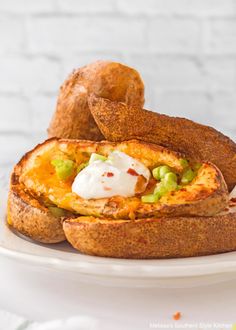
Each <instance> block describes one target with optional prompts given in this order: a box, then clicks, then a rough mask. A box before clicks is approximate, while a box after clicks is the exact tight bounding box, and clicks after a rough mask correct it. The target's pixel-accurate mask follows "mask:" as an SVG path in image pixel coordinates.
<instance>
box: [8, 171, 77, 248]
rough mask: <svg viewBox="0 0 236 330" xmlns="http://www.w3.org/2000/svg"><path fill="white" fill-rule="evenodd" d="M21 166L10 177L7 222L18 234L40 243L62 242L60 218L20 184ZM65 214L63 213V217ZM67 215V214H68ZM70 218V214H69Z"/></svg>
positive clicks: (63, 237) (62, 234) (62, 232)
mask: <svg viewBox="0 0 236 330" xmlns="http://www.w3.org/2000/svg"><path fill="white" fill-rule="evenodd" d="M20 172H21V165H17V166H16V167H15V169H14V172H13V173H12V175H11V183H10V190H9V194H8V210H7V222H8V224H9V225H10V226H11V227H13V228H14V229H15V230H17V231H18V232H19V233H21V234H23V235H25V236H28V237H30V238H32V239H34V240H36V241H38V242H42V243H58V242H62V241H64V240H65V239H66V238H65V234H64V231H63V228H62V217H61V216H60V214H56V213H57V211H56V212H54V210H57V209H55V207H54V206H52V208H50V206H49V205H46V204H45V203H44V202H42V201H40V199H36V198H34V197H33V196H32V195H31V194H30V193H29V192H28V191H25V187H24V186H23V185H22V184H20V182H19V176H20ZM65 214H66V213H63V216H65ZM68 215H69V212H68ZM70 216H72V214H70Z"/></svg>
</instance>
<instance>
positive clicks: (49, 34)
mask: <svg viewBox="0 0 236 330" xmlns="http://www.w3.org/2000/svg"><path fill="white" fill-rule="evenodd" d="M235 18H236V1H235V0H178V1H176V0H146V1H143V0H99V1H98V0H40V1H34V0H7V1H0V41H1V43H0V112H1V120H0V155H1V156H0V163H4V164H7V163H11V162H14V161H16V160H17V158H18V157H19V156H20V155H21V153H23V152H25V151H26V150H27V149H28V148H30V147H31V146H33V144H34V143H37V142H38V141H40V140H42V139H44V138H45V137H46V128H47V126H48V123H49V120H50V118H51V115H52V113H53V111H54V109H55V103H56V97H57V93H58V90H59V86H60V85H61V84H62V82H63V80H64V79H65V78H66V76H67V75H68V74H69V73H70V72H71V71H72V70H73V69H74V68H77V67H79V66H82V65H85V64H87V63H89V62H92V61H95V60H97V59H111V60H115V61H120V62H124V63H125V64H127V65H130V66H133V67H135V68H137V70H139V71H140V73H141V75H142V77H143V79H144V82H145V86H146V107H147V108H149V109H152V110H154V111H158V112H163V113H166V114H170V115H176V116H182V117H183V116H184V117H187V118H190V119H193V120H196V121H198V122H201V123H207V124H209V125H212V126H215V127H216V128H218V129H219V130H222V131H223V132H224V133H226V134H228V135H230V136H231V137H233V138H234V139H235V138H236V97H235V95H236V19H235ZM16 149H17V150H16Z"/></svg>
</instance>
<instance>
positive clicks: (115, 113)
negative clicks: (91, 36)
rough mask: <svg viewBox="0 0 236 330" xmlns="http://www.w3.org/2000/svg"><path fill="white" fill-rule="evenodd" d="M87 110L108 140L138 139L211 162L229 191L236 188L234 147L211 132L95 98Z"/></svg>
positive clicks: (174, 119)
mask: <svg viewBox="0 0 236 330" xmlns="http://www.w3.org/2000/svg"><path fill="white" fill-rule="evenodd" d="M89 107H90V111H91V113H92V115H93V117H94V119H95V121H96V123H97V125H98V127H99V128H100V130H101V132H102V134H103V135H104V136H105V138H106V139H107V140H109V141H115V142H117V141H119V142H120V141H124V140H129V139H140V140H142V141H145V142H150V143H156V144H159V145H162V146H164V147H167V148H170V149H171V150H175V151H178V152H181V153H184V154H185V155H186V157H189V158H191V159H193V160H195V161H199V162H205V161H210V162H212V163H213V164H215V165H216V166H217V167H218V168H219V169H220V170H221V172H222V174H223V176H224V179H225V181H226V183H227V185H228V188H229V190H230V191H231V190H232V189H233V188H234V186H235V185H236V144H235V143H234V142H233V141H232V140H230V139H229V138H228V137H226V136H225V135H223V134H222V133H220V132H218V131H217V130H215V129H214V128H212V127H209V126H205V125H200V124H198V123H195V122H193V121H191V120H188V119H185V118H176V117H170V116H166V115H162V114H159V113H154V112H151V111H148V110H144V109H142V108H140V107H133V106H129V105H126V104H125V103H121V102H115V101H111V100H108V99H105V98H101V97H96V96H94V95H93V96H90V98H89Z"/></svg>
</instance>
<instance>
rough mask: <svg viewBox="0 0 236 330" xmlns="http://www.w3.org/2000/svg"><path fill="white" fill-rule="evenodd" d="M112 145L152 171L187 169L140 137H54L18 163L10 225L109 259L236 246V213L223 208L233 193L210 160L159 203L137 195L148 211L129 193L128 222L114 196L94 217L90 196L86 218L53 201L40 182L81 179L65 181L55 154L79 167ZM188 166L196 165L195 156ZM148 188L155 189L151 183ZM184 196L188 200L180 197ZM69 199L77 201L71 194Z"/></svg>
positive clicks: (178, 159)
mask: <svg viewBox="0 0 236 330" xmlns="http://www.w3.org/2000/svg"><path fill="white" fill-rule="evenodd" d="M112 149H118V150H120V151H122V152H125V153H127V154H129V155H130V156H132V157H135V158H137V159H139V160H140V161H142V162H143V163H145V165H146V166H148V168H150V169H151V170H152V169H153V168H155V166H157V165H160V164H165V165H167V166H169V167H170V168H171V169H172V171H174V172H175V173H176V175H177V176H178V177H179V178H181V175H182V173H183V171H184V170H185V167H186V162H183V160H184V158H183V155H181V154H180V153H178V152H172V151H170V150H168V149H166V148H164V147H160V146H157V145H154V144H150V143H143V142H140V141H137V140H131V141H125V142H121V143H111V142H108V141H102V142H91V141H79V140H66V139H56V138H53V139H49V140H47V141H45V142H44V143H42V144H40V145H38V146H36V148H34V149H33V150H32V151H30V152H28V153H27V154H26V155H25V156H24V157H23V158H22V159H21V160H20V162H19V163H18V164H17V165H16V166H15V168H14V171H13V173H12V177H11V186H10V192H9V199H8V223H9V225H10V226H12V227H13V228H14V229H16V230H17V231H18V232H20V233H22V234H24V235H26V236H28V237H30V238H32V239H34V240H37V241H40V242H45V243H56V242H60V241H63V240H64V239H65V238H66V239H67V240H68V241H69V242H70V243H71V244H72V246H73V247H74V248H76V249H78V250H79V251H80V252H83V253H87V254H91V255H98V256H107V257H119V258H171V257H186V256H195V255H204V254H211V253H218V252H224V251H231V250H234V249H235V248H236V240H235V237H236V236H235V233H236V217H235V213H225V214H222V213H219V211H220V210H223V209H225V208H227V207H228V193H227V189H226V184H225V182H224V179H223V177H222V175H221V172H220V171H219V170H218V169H217V168H216V167H215V166H214V165H212V164H210V163H203V164H201V165H199V164H198V170H197V173H196V176H195V178H194V179H193V180H192V181H191V182H190V183H188V184H186V185H184V186H183V187H182V188H181V189H179V190H177V191H174V192H173V191H171V192H169V193H167V194H165V195H163V196H162V197H161V198H160V200H159V201H158V202H157V203H143V202H142V201H141V200H140V196H139V194H137V196H135V197H133V198H136V199H137V200H138V204H139V205H142V208H140V209H139V210H140V212H141V210H142V212H143V215H142V214H141V213H138V212H136V213H135V212H134V210H136V211H137V210H138V208H136V209H135V208H133V207H134V206H133V204H132V207H131V204H130V203H129V198H124V203H125V204H126V205H127V208H128V209H129V208H130V207H131V209H132V208H133V209H132V210H131V211H132V212H131V213H130V212H127V213H126V215H127V219H125V218H119V217H118V216H119V215H120V214H121V213H119V212H120V211H119V212H117V210H119V203H118V204H115V205H114V204H112V205H111V204H110V202H111V201H109V199H105V200H106V201H105V202H106V203H107V207H106V208H105V210H106V212H104V211H103V212H101V210H99V212H98V214H94V215H95V216H94V215H93V216H91V214H92V213H93V208H94V205H93V203H96V201H94V200H87V201H86V207H85V209H84V214H88V213H90V214H89V215H87V216H81V215H79V214H77V211H78V210H75V209H73V208H70V207H65V205H63V206H64V207H63V208H62V205H61V204H59V205H58V203H55V202H53V200H52V198H51V196H49V195H48V194H46V193H45V191H44V190H43V189H41V184H42V182H41V181H40V180H43V183H44V184H45V182H46V183H48V184H49V186H50V187H51V188H55V187H57V188H61V189H62V191H63V192H64V191H65V189H68V188H66V187H68V186H69V185H71V182H72V181H73V180H74V175H75V174H73V175H72V177H71V178H68V179H67V180H65V181H63V180H60V181H58V178H57V177H56V174H55V168H54V167H52V164H51V160H52V159H53V158H54V157H60V158H62V159H67V158H70V159H71V160H73V162H74V163H75V164H76V167H77V166H80V164H81V163H82V162H85V161H87V160H88V158H89V157H90V154H91V153H94V152H96V153H99V154H101V155H108V154H109V152H110V151H111V150H112ZM49 160H50V161H49ZM189 164H190V165H189V166H192V167H194V165H195V163H192V162H191V160H189ZM30 179H31V180H32V182H31V183H30ZM153 180H154V179H153V178H151V179H150V182H153ZM155 184H156V183H155ZM147 189H152V184H151V186H150V187H149V188H147ZM181 190H182V192H181ZM50 193H52V194H53V192H52V191H50ZM178 194H180V196H181V197H179V198H177V197H176V196H177V195H178ZM69 196H70V198H72V195H71V193H70V195H69ZM77 198H79V197H78V196H77ZM114 198H117V196H115V197H114ZM133 198H130V199H131V200H132V199H133ZM172 202H176V204H173V203H172ZM100 203H101V201H99V205H100ZM102 203H104V201H102ZM171 203H172V204H171ZM103 205H104V204H103ZM158 205H161V206H162V207H163V208H162V207H157V206H158ZM114 207H115V209H116V211H115V210H114ZM135 207H137V204H135ZM172 207H173V208H172ZM82 211H83V210H82ZM114 211H115V212H114ZM129 211H130V210H129ZM122 212H123V210H122ZM104 214H105V215H104ZM122 214H123V213H122ZM192 214H194V216H192ZM208 214H210V215H211V216H208Z"/></svg>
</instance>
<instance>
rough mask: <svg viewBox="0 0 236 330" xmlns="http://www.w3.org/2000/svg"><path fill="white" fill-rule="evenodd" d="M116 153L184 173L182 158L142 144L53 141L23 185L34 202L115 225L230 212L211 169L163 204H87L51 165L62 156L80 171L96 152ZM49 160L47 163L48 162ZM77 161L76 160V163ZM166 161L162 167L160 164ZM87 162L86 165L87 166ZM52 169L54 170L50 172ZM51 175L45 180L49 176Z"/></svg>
mask: <svg viewBox="0 0 236 330" xmlns="http://www.w3.org/2000/svg"><path fill="white" fill-rule="evenodd" d="M112 149H116V150H120V151H124V152H126V153H127V154H128V155H130V156H132V157H134V158H137V159H139V160H140V161H142V162H143V163H144V164H145V165H146V166H147V167H149V168H151V169H152V168H153V167H154V166H156V165H157V164H158V165H159V164H160V163H161V164H163V163H164V164H168V165H169V166H171V167H173V168H175V169H176V170H177V172H178V171H179V172H181V171H182V170H183V168H182V166H181V165H180V164H181V162H180V159H181V158H182V155H181V154H179V153H175V152H171V151H170V150H168V149H166V148H163V147H160V146H158V145H154V144H150V143H143V142H141V141H138V140H130V141H124V142H120V143H111V142H109V141H102V142H91V141H80V140H66V139H51V140H49V141H45V143H44V144H41V145H39V146H38V147H36V148H35V149H34V150H33V151H32V152H31V153H29V154H28V155H27V157H25V158H24V159H23V161H22V164H24V165H23V170H22V173H21V175H20V178H19V180H20V182H21V183H22V184H23V185H24V187H25V188H26V189H27V190H28V191H30V192H31V194H32V195H34V196H41V197H42V198H44V199H46V200H48V199H49V195H50V196H52V197H53V199H52V197H51V201H53V203H54V204H55V205H57V206H58V207H60V208H64V209H67V210H69V211H71V212H75V213H77V214H81V215H88V216H98V217H103V216H104V217H107V218H114V219H129V218H131V219H134V218H150V217H152V218H153V217H160V216H162V217H167V216H183V215H194V216H210V215H215V214H216V213H218V212H220V211H221V210H223V209H224V208H225V207H226V206H227V202H228V192H227V187H226V184H225V182H224V178H223V177H222V174H221V172H220V171H219V170H218V169H217V168H216V167H215V166H214V165H213V164H210V163H204V164H202V166H201V168H200V169H199V171H198V174H197V176H196V178H195V179H194V180H193V181H192V183H191V184H189V185H187V186H186V187H183V188H182V189H180V190H179V191H174V192H171V193H169V194H167V195H166V196H163V197H162V198H161V199H160V201H159V202H158V203H153V204H149V203H142V202H141V199H140V196H139V197H137V196H133V197H129V198H126V197H122V196H113V197H110V198H100V199H89V200H86V199H83V198H80V197H79V196H77V195H76V194H73V193H72V192H71V184H72V182H73V178H72V182H71V181H69V182H68V183H67V182H61V180H59V179H58V177H57V176H56V174H55V170H54V169H53V168H50V166H51V165H50V161H51V159H53V157H54V155H55V154H56V155H58V152H59V151H60V150H63V153H65V154H66V155H70V158H71V159H73V160H74V161H75V162H76V163H77V166H78V165H79V164H80V162H81V157H82V154H83V153H85V152H87V151H89V152H97V153H99V154H102V155H107V154H108V153H109V151H110V150H112ZM44 154H46V158H44ZM76 157H77V159H76ZM159 161H161V162H160V163H158V162H159ZM82 162H83V161H82ZM48 165H49V166H48ZM51 171H52V173H51V174H50V175H46V176H45V173H50V172H51Z"/></svg>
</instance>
